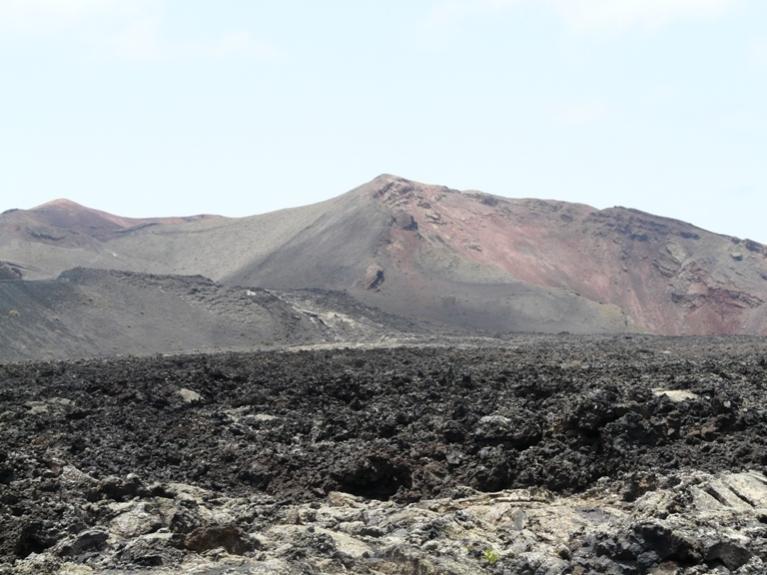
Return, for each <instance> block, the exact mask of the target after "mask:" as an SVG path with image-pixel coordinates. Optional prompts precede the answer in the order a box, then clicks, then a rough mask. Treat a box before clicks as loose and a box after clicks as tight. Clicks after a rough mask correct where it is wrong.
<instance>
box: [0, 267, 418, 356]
mask: <svg viewBox="0 0 767 575" xmlns="http://www.w3.org/2000/svg"><path fill="white" fill-rule="evenodd" d="M415 329H416V328H415V326H414V325H412V324H410V323H408V322H405V321H401V320H399V319H398V318H394V317H391V316H388V315H387V314H384V313H381V312H380V311H378V310H375V309H371V308H367V307H366V306H363V305H360V304H359V303H357V302H356V301H354V300H353V299H352V298H350V297H349V296H347V295H345V294H341V293H334V292H328V291H322V290H304V291H301V290H292V291H282V292H280V291H272V290H263V289H255V288H240V287H227V286H221V285H219V284H216V283H214V282H212V281H211V280H208V279H206V278H203V277H201V276H193V277H190V276H156V275H146V274H136V273H131V272H116V271H105V270H89V269H83V268H78V269H74V270H71V271H68V272H65V273H63V274H62V275H61V276H60V277H59V278H57V279H54V280H36V281H0V362H1V361H18V360H26V359H37V360H40V359H73V358H84V357H101V356H115V355H123V356H125V355H151V354H156V353H187V352H195V351H220V350H252V349H254V348H259V347H263V346H273V345H296V344H318V343H332V342H339V341H344V342H380V341H386V340H387V339H388V338H389V337H393V336H402V335H405V334H406V333H409V331H411V330H415Z"/></svg>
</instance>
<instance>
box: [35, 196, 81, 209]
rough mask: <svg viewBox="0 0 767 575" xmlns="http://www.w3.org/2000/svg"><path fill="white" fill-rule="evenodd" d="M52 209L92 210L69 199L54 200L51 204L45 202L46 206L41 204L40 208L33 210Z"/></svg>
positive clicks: (36, 207)
mask: <svg viewBox="0 0 767 575" xmlns="http://www.w3.org/2000/svg"><path fill="white" fill-rule="evenodd" d="M50 208H63V209H79V210H88V209H90V208H87V207H85V206H83V205H82V204H78V203H77V202H74V201H72V200H70V199H67V198H56V199H54V200H51V201H49V202H45V203H44V204H40V205H39V206H35V207H34V208H32V209H33V210H42V209H50Z"/></svg>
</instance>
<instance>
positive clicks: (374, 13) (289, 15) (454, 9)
mask: <svg viewBox="0 0 767 575" xmlns="http://www.w3.org/2000/svg"><path fill="white" fill-rule="evenodd" d="M0 72H1V73H2V80H0V110H1V111H0V210H2V209H7V208H11V207H31V206H33V205H36V204H39V203H42V202H44V201H46V200H48V199H52V198H56V197H67V198H70V199H73V200H75V201H78V202H80V203H84V204H86V205H90V206H93V207H97V208H100V209H105V210H108V211H112V212H116V213H119V214H123V215H133V216H139V215H145V216H149V215H170V214H187V213H197V212H216V213H224V214H226V215H246V214H253V213H259V212H264V211H269V210H273V209H277V208H281V207H288V206H294V205H300V204H305V203H309V202H313V201H318V200H321V199H325V198H328V197H331V196H334V195H337V194H339V193H342V192H344V191H346V190H348V189H350V188H352V187H354V186H356V185H358V184H360V183H363V182H364V181H367V180H369V179H371V178H373V177H374V176H376V175H378V174H379V173H382V172H389V173H395V174H399V175H402V176H405V177H408V178H412V179H417V180H423V181H427V182H432V183H440V184H446V185H449V186H451V187H457V188H473V189H481V190H483V191H486V192H491V193H495V194H500V195H506V196H512V197H545V198H556V199H561V200H568V201H577V202H584V203H589V204H592V205H595V206H597V207H608V206H613V205H625V206H630V207H636V208H640V209H643V210H646V211H650V212H654V213H658V214H661V215H667V216H672V217H677V218H680V219H684V220H688V221H691V222H693V223H695V224H698V225H700V226H703V227H707V228H709V229H713V230H714V231H719V232H723V233H729V234H732V235H737V236H741V237H751V238H753V239H756V240H760V241H763V242H767V227H765V225H764V224H763V221H764V219H765V216H766V215H767V141H766V139H767V2H765V1H763V0H345V1H343V0H323V1H318V0H303V1H301V0H271V1H266V0H252V1H249V0H215V1H213V0H206V1H202V0H0Z"/></svg>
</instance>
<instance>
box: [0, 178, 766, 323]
mask: <svg viewBox="0 0 767 575" xmlns="http://www.w3.org/2000/svg"><path fill="white" fill-rule="evenodd" d="M0 260H2V261H4V262H9V263H8V264H6V266H7V268H8V269H13V270H16V271H14V272H9V271H6V272H5V273H6V276H8V275H9V274H10V273H13V274H18V273H22V274H24V276H25V277H26V278H27V279H46V278H47V279H50V278H54V277H56V276H57V275H58V274H59V273H61V272H62V271H65V270H67V269H70V268H73V267H76V266H84V267H89V268H101V269H116V270H127V271H133V272H139V273H142V274H143V273H149V274H182V275H197V274H199V275H202V276H206V277H209V278H211V279H213V280H215V281H216V282H219V283H220V284H222V285H227V286H233V285H244V286H257V287H262V288H269V289H277V290H295V289H307V288H321V289H326V290H335V291H343V292H345V293H346V294H347V295H349V296H351V297H353V298H354V299H355V300H357V301H359V302H362V303H363V304H365V305H367V306H371V307H374V308H376V309H380V310H382V311H384V312H387V313H389V314H393V315H396V316H399V317H401V318H406V319H407V320H411V321H415V322H421V321H429V322H432V323H433V324H440V325H444V326H448V327H450V328H460V329H465V330H469V331H474V332H482V333H496V332H500V333H508V332H520V331H523V332H531V331H535V332H560V331H569V332H573V333H621V332H648V333H655V334H668V335H683V334H701V335H715V334H741V333H743V334H767V308H765V301H767V250H766V249H765V247H764V246H762V245H761V244H758V243H756V242H752V241H749V240H739V239H736V238H731V237H728V236H723V235H718V234H715V233H712V232H708V231H705V230H702V229H700V228H697V227H695V226H693V225H690V224H687V223H684V222H681V221H677V220H672V219H667V218H662V217H658V216H653V215H650V214H646V213H642V212H639V211H636V210H631V209H626V208H611V209H607V210H597V209H595V208H592V207H589V206H585V205H580V204H569V203H564V202H558V201H544V200H533V199H508V198H504V197H500V196H493V195H488V194H484V193H480V192H459V191H456V190H451V189H449V188H446V187H443V186H432V185H426V184H421V183H417V182H412V181H409V180H405V179H403V178H399V177H396V176H388V175H384V176H379V177H378V178H376V179H374V180H373V181H371V182H369V183H367V184H365V185H363V186H361V187H359V188H357V189H355V190H352V191H351V192H348V193H346V194H344V195H341V196H338V197H336V198H334V199H331V200H328V201H325V202H322V203H318V204H314V205H310V206H306V207H301V208H294V209H289V210H282V211H279V212H273V213H269V214H265V215H259V216H253V217H247V218H234V219H228V218H221V217H213V216H197V217H194V218H177V219H170V220H168V219H165V220H161V219H150V220H126V219H124V218H119V217H117V216H111V215H109V214H104V213H103V212H97V211H94V210H90V209H88V208H84V207H82V206H78V205H77V204H73V203H71V202H66V201H56V202H53V203H50V204H46V205H44V206H41V207H39V208H36V209H33V210H27V211H24V210H16V211H11V212H6V213H5V214H2V215H0ZM1 273H3V272H2V268H0V274H1Z"/></svg>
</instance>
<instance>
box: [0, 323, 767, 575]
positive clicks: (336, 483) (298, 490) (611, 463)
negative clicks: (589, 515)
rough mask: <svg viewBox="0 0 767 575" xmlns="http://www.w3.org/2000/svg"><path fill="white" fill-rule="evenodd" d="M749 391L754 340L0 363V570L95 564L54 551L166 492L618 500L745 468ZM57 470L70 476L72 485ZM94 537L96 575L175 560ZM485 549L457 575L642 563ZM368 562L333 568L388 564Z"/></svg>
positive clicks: (752, 426)
mask: <svg viewBox="0 0 767 575" xmlns="http://www.w3.org/2000/svg"><path fill="white" fill-rule="evenodd" d="M766 385H767V347H765V345H764V342H763V341H762V340H760V339H747V338H743V339H738V338H730V339H722V340H716V339H671V338H645V337H616V338H596V337H595V338H577V337H569V336H562V337H541V338H537V337H526V338H517V339H512V340H510V341H506V342H498V343H496V344H493V345H489V346H485V347H478V346H476V345H466V346H455V347H438V346H433V347H396V348H386V349H333V350H308V351H279V352H278V351H274V352H263V353H247V354H217V355H191V356H177V357H155V358H128V359H117V360H109V361H106V360H93V361H77V362H71V363H39V364H32V363H30V364H7V365H2V366H0V564H2V563H3V561H5V566H6V567H5V568H6V571H5V572H7V573H14V572H22V571H20V570H19V571H14V569H19V568H18V567H14V565H16V562H20V561H21V560H24V559H27V558H29V557H34V556H35V554H45V553H49V554H53V555H56V554H58V556H59V557H61V556H67V557H69V560H71V561H74V563H76V564H77V563H82V564H87V563H88V561H91V562H93V561H96V559H94V558H98V557H99V556H100V554H101V555H103V553H104V549H105V546H106V545H107V544H106V543H105V541H106V539H107V537H108V531H104V533H105V534H104V535H103V537H101V536H98V537H95V539H94V541H96V542H95V543H93V541H91V540H90V539H87V538H86V541H85V543H83V544H82V545H83V546H82V549H80V550H79V551H77V550H75V551H73V550H72V543H71V542H72V541H73V540H74V541H80V539H77V534H79V533H91V532H94V529H95V530H96V532H97V533H100V531H98V529H99V526H103V525H105V524H108V523H109V521H111V520H112V519H113V517H114V516H115V515H116V514H117V511H115V510H114V509H113V507H114V505H117V504H119V505H124V504H126V503H125V502H128V501H132V500H141V499H142V498H143V499H148V498H163V497H166V498H167V497H170V495H168V493H170V492H172V491H173V489H174V488H173V487H172V486H173V485H176V484H183V485H189V486H194V487H195V488H201V489H203V490H206V491H207V492H210V493H214V494H216V496H217V497H226V498H243V497H245V498H248V497H250V498H251V499H252V498H253V497H256V496H258V497H264V498H268V499H269V501H271V502H272V503H271V505H272V509H274V508H275V506H276V507H279V506H281V505H282V506H284V505H304V504H305V505H308V506H312V507H313V508H317V507H318V506H319V505H320V504H321V502H323V501H324V500H325V499H326V498H327V497H328V496H329V494H333V493H335V492H343V493H344V494H348V496H350V497H351V496H354V497H355V501H369V502H371V504H374V505H384V506H388V505H391V506H399V507H398V508H403V509H404V508H407V506H408V505H410V504H414V503H415V504H417V503H418V502H422V501H426V500H436V499H460V498H462V497H468V496H469V495H470V494H475V495H481V494H482V493H492V492H499V491H502V490H519V489H540V490H543V491H546V492H548V493H550V494H551V496H552V497H579V496H580V495H579V494H583V493H589V492H590V490H594V489H595V488H597V487H598V486H600V485H605V484H610V485H614V486H617V487H616V489H617V492H616V496H617V497H618V498H619V499H620V500H621V501H623V502H628V503H630V502H633V501H636V500H637V499H639V498H641V497H642V496H643V495H645V493H647V492H648V491H651V490H654V489H659V488H661V487H664V486H665V487H668V486H669V485H668V482H669V481H670V482H671V487H673V483H674V481H679V480H678V479H677V480H674V479H668V478H669V477H672V478H673V477H678V476H679V474H683V473H686V472H701V473H706V474H713V475H715V474H718V473H721V472H728V473H733V472H739V471H746V470H752V471H756V472H762V471H764V468H765V464H767V402H765V399H764V394H765V386H766ZM72 470H75V471H76V473H77V474H79V475H78V477H87V481H86V480H83V481H81V482H80V483H77V482H76V481H75V482H74V483H73V482H72V474H73V473H74V471H72ZM664 481H665V482H667V484H664ZM100 502H101V503H100ZM104 502H109V505H111V506H112V507H109V508H107V507H105V505H106V503H104ZM120 502H122V503H120ZM765 517H767V515H766V516H765ZM205 521H207V522H208V523H210V521H211V520H210V519H207V520H203V519H200V518H199V517H198V518H197V519H195V520H194V521H191V520H190V521H187V522H185V521H183V520H177V521H175V522H174V521H170V522H169V523H168V524H167V525H165V526H164V528H163V526H155V527H154V528H153V529H149V530H148V531H149V532H150V533H151V532H152V531H153V530H154V531H157V532H161V533H165V532H167V533H168V538H169V541H171V543H172V545H171V546H172V547H173V548H174V549H182V550H183V553H192V552H194V550H195V548H194V545H192V544H190V543H189V541H190V537H189V534H190V533H192V532H194V530H195V529H196V530H198V531H199V529H200V528H201V527H200V526H201V524H203V523H205ZM256 523H257V521H256V518H255V517H250V518H249V519H247V520H243V522H241V523H240V524H239V525H237V526H236V527H232V529H236V531H237V533H240V534H241V533H245V532H247V531H248V530H249V529H255V527H254V525H256ZM158 530H159V531H158ZM143 535H146V534H143ZM369 535H370V534H369ZM371 536H372V535H371ZM110 537H112V536H110ZM73 538H74V539H73ZM128 539H130V538H128ZM192 539H193V540H194V538H192ZM89 541H90V543H88V542H89ZM109 541H110V543H109V545H111V547H110V549H111V550H112V551H113V552H114V555H113V556H112V557H111V558H110V559H109V561H110V563H109V565H110V566H111V567H110V568H116V567H115V565H118V566H119V565H123V566H128V567H129V566H131V565H133V566H134V567H136V565H139V566H142V565H143V566H144V568H146V569H148V568H149V567H151V566H154V567H157V566H161V565H167V562H168V561H172V560H174V559H173V557H171V558H170V559H168V557H169V556H166V555H163V554H162V553H159V555H158V554H155V555H156V556H155V555H152V556H151V557H153V559H151V561H149V560H147V559H146V558H145V559H144V560H141V557H140V556H139V555H140V554H139V555H135V554H134V555H130V554H129V555H125V554H124V550H123V551H121V548H120V547H119V544H118V543H114V542H113V539H109ZM66 542H69V543H66ZM65 543H66V544H65ZM67 545H68V546H67ZM221 546H222V547H224V548H225V549H227V551H229V552H232V553H235V554H239V555H243V554H247V553H248V552H250V553H254V552H255V551H252V550H251V551H246V549H247V546H244V547H242V549H239V550H238V549H237V546H236V545H232V544H222V545H221ZM210 547H211V548H212V547H215V546H210ZM62 549H64V551H62ZM67 549H68V551H67ZM238 551H239V552H238ZM656 551H657V550H656ZM120 553H123V555H120ZM616 553H617V552H616ZM701 553H703V552H702V551H701ZM754 553H755V552H754V551H753V550H750V551H749V557H750V556H751V555H753V554H754ZM606 554H607V555H609V554H610V553H609V552H606ZM485 555H486V557H485V559H486V560H485V563H484V564H483V563H482V562H481V561H480V562H479V563H478V564H477V565H478V567H477V570H476V571H474V572H477V573H484V572H493V573H495V572H497V573H507V572H508V573H516V572H520V573H525V572H530V573H538V572H540V573H549V572H551V573H555V572H561V573H588V572H595V573H596V572H605V573H613V572H615V573H624V572H625V573H644V572H647V573H649V572H651V571H650V570H649V567H648V568H647V569H644V568H641V567H636V565H639V564H640V563H641V561H640V560H639V559H638V558H637V557H639V555H640V554H639V553H638V552H637V553H635V555H634V558H633V559H631V558H630V557H629V559H626V565H629V564H630V565H634V566H635V567H632V569H635V570H633V571H632V570H630V569H629V568H628V567H626V568H625V570H621V569H623V568H613V569H614V570H613V571H610V570H609V569H608V568H607V567H605V568H604V570H599V569H601V568H599V569H597V568H596V567H590V568H582V570H581V571H578V569H577V568H576V567H574V566H573V565H574V563H573V564H570V563H567V561H568V560H566V559H567V554H566V553H564V552H562V553H560V555H561V556H562V557H563V558H564V559H562V561H564V562H565V563H567V564H568V565H570V567H563V568H562V570H561V571H555V570H551V571H545V570H538V571H535V570H530V571H524V570H521V569H520V570H515V569H512V570H510V571H509V570H508V569H509V568H507V570H506V571H504V570H503V569H501V567H500V566H501V565H502V564H503V561H500V562H497V561H496V560H493V557H492V556H489V558H488V556H487V554H485ZM629 555H630V554H629ZM682 555H684V554H682ZM137 557H138V558H137ZM158 557H159V558H158ZM174 557H175V560H180V559H179V557H176V556H174ZM669 557H670V558H668V557H667V558H666V559H668V560H678V563H679V565H682V566H684V565H687V566H688V567H689V566H690V565H694V564H695V563H694V561H693V562H692V563H690V561H692V560H691V559H689V557H688V558H687V559H685V558H684V557H681V556H680V557H681V558H680V557H676V558H675V557H673V556H669ZM701 557H702V555H701ZM120 558H122V559H120ZM102 559H103V557H102ZM612 559H614V560H615V558H614V557H613V558H612ZM656 559H657V561H656V563H657V564H661V563H662V560H663V559H664V557H663V554H662V553H660V552H658V556H657V557H656ZM699 559H700V557H699ZM294 560H295V561H299V562H300V558H298V559H295V558H293V559H290V561H294ZM371 560H372V559H371ZM121 561H122V562H121ZM285 561H288V559H285ZM290 561H288V563H290ZM478 561H479V560H478ZM632 561H633V563H632ZM637 561H640V562H639V563H637ZM685 561H687V563H685ZM700 561H702V559H700ZM717 561H718V560H717ZM288 563H286V564H288ZM565 563H563V564H565ZM645 563H646V564H647V565H650V564H652V561H650V560H645ZM714 563H715V564H717V565H721V566H722V569H725V568H726V567H725V566H727V565H729V566H730V568H732V567H733V565H735V566H736V567H739V566H740V565H743V564H745V561H742V562H739V561H734V562H728V561H724V560H722V561H719V562H718V563H717V562H716V561H714ZM581 564H582V565H585V564H584V563H581ZM482 565H484V566H482ZM148 566H149V567H148ZM611 568H612V567H611ZM40 569H41V571H40V572H44V571H43V570H42V568H40ZM51 569H53V568H51ZM286 569H287V568H286ZM302 569H304V570H303V571H301V570H297V571H295V572H296V573H299V572H306V573H315V572H316V573H322V572H328V573H330V572H333V573H335V572H336V571H332V570H330V568H329V567H328V568H327V569H328V570H325V571H323V570H322V569H321V568H315V571H311V570H306V569H309V568H308V567H305V566H304V567H302ZM316 569H320V570H319V571H318V570H316ZM370 569H372V570H370V571H364V570H362V568H361V567H360V568H359V570H353V571H349V572H359V573H367V572H370V573H378V572H382V573H383V572H387V571H385V570H384V569H383V568H382V570H380V571H375V569H373V568H372V567H371V568H370ZM456 569H457V568H456ZM552 569H554V568H552ZM568 569H569V570H568ZM590 569H591V570H590ZM615 569H617V570H615ZM0 572H3V571H2V568H0ZM24 572H27V571H24ZM30 572H31V571H30ZM50 572H56V571H55V570H51V571H50ZM61 572H65V571H61ZM66 572H70V571H66ZM71 572H73V573H74V572H75V571H71ZM86 572H87V573H91V572H102V571H99V570H98V569H96V570H95V571H93V570H92V571H82V573H86ZM105 572H106V571H105ZM109 572H111V571H109ZM171 572H172V571H171ZM179 572H183V571H179ZM189 572H192V570H191V569H190V570H189ZM195 572H198V571H195ZM199 572H200V573H203V572H204V573H214V571H199ZM221 572H222V573H223V571H221ZM231 572H232V573H234V572H238V573H239V572H242V573H251V572H252V573H257V572H258V573H260V572H261V571H257V570H253V571H245V570H243V571H231ZM264 572H265V573H266V572H269V571H268V570H267V571H264ZM273 572H275V573H279V572H283V571H279V569H277V568H276V567H274V569H273ZM284 572H285V573H288V572H292V571H284ZM397 572H402V573H410V572H412V573H431V571H428V570H422V571H417V570H414V571H406V570H402V571H397ZM443 572H444V573H452V572H455V573H463V571H459V570H454V571H450V569H447V568H444V571H443ZM466 572H467V573H469V572H472V571H470V570H469V571H466ZM674 572H675V571H668V573H674ZM679 572H680V573H681V572H682V571H679ZM687 572H696V573H698V572H699V573H704V572H708V571H685V573H687ZM712 572H717V573H718V572H730V571H712ZM732 572H733V573H734V572H736V570H735V569H734V568H733V569H732ZM743 572H746V571H743ZM748 572H749V573H750V572H751V571H748ZM658 573H661V571H658ZM664 573H665V571H664Z"/></svg>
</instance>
